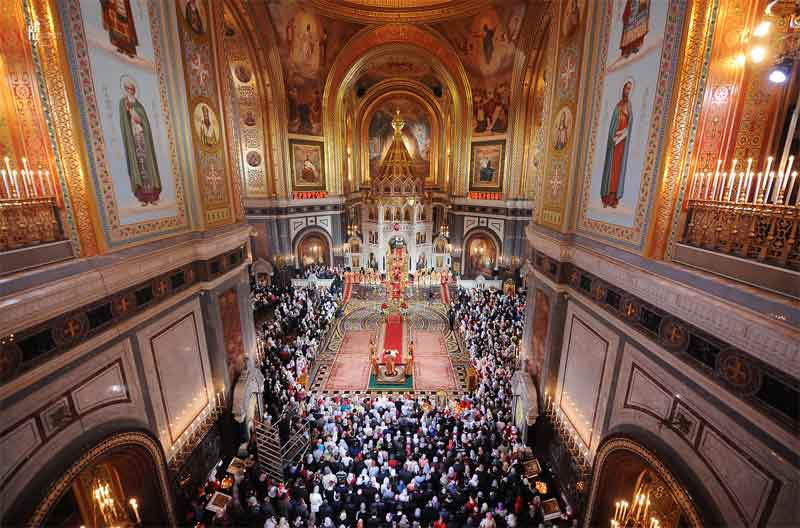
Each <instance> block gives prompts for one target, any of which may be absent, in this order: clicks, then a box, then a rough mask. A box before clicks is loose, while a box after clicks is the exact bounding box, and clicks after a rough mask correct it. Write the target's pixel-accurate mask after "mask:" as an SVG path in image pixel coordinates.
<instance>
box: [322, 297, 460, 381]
mask: <svg viewBox="0 0 800 528" xmlns="http://www.w3.org/2000/svg"><path fill="white" fill-rule="evenodd" d="M359 293H362V292H354V295H353V298H352V299H351V300H350V302H348V303H347V305H346V306H345V313H344V315H343V316H342V317H341V318H340V319H338V320H337V321H336V326H335V327H334V330H333V331H332V333H331V335H330V338H329V340H328V342H327V343H325V345H324V347H323V349H322V350H321V352H320V355H319V356H318V358H317V361H316V362H315V364H314V366H313V368H312V372H311V374H312V376H311V379H312V381H311V390H312V391H314V392H321V393H327V394H367V393H376V392H381V393H389V394H392V393H396V394H399V393H408V392H414V393H417V394H423V395H433V394H435V393H436V392H437V391H442V390H443V391H445V392H447V393H448V394H450V395H459V394H462V393H463V392H464V391H465V389H466V368H467V366H468V363H469V361H468V356H467V355H466V354H465V353H464V351H463V350H462V349H461V348H460V347H459V344H458V340H457V339H456V337H455V335H454V334H453V333H452V332H451V331H450V329H449V327H448V324H447V308H446V307H445V305H443V304H441V302H437V301H434V302H428V301H427V299H426V300H424V301H418V300H412V299H408V303H409V308H408V315H407V316H406V317H405V321H404V324H405V326H406V328H405V334H406V335H411V336H414V338H415V342H416V357H415V365H414V376H413V390H400V391H398V390H386V391H378V390H376V389H369V375H370V371H371V365H370V362H369V339H370V336H375V337H376V338H377V340H378V347H379V350H381V349H382V342H383V335H382V333H383V324H382V323H381V316H380V305H381V303H382V302H383V300H382V298H381V299H375V297H377V295H375V296H373V295H369V294H368V295H365V296H362V295H358V294H359ZM369 293H372V292H369ZM437 293H438V292H437ZM364 297H367V298H364ZM409 297H412V298H413V297H416V296H409ZM437 297H439V298H440V296H439V295H437ZM406 347H407V344H406ZM406 347H404V348H406ZM404 353H405V350H404Z"/></svg>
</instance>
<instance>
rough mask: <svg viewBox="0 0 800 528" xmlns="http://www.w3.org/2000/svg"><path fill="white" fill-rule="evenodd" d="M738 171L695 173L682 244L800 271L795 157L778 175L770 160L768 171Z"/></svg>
mask: <svg viewBox="0 0 800 528" xmlns="http://www.w3.org/2000/svg"><path fill="white" fill-rule="evenodd" d="M752 163H753V162H752V160H748V161H747V169H746V170H745V171H739V172H737V171H736V164H737V161H736V160H733V165H732V166H731V170H730V171H729V172H726V171H722V172H720V168H721V164H722V162H721V161H720V162H718V163H717V168H716V170H715V171H713V172H711V171H707V172H699V173H697V174H695V176H694V179H693V181H692V186H691V189H690V190H689V201H688V205H687V217H686V229H685V230H684V232H683V237H682V240H681V241H682V242H683V243H684V244H688V245H691V246H696V247H700V248H703V249H708V250H711V251H716V252H720V253H726V254H730V255H735V256H737V257H742V258H746V259H754V260H758V261H761V262H765V263H768V264H772V265H775V266H781V267H785V268H790V269H795V270H797V269H800V244H798V234H800V233H798V229H799V228H800V226H798V224H800V207H798V194H800V192H799V191H800V188H798V187H797V186H796V183H797V182H798V179H797V172H793V171H792V165H793V163H794V156H789V157H788V159H787V160H786V162H785V163H780V164H779V166H778V167H776V168H777V169H778V170H777V172H776V171H773V170H771V169H772V168H773V166H772V165H773V158H771V157H770V158H768V159H767V163H766V168H765V170H764V171H763V172H755V171H753V170H751V168H752Z"/></svg>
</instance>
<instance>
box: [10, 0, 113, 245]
mask: <svg viewBox="0 0 800 528" xmlns="http://www.w3.org/2000/svg"><path fill="white" fill-rule="evenodd" d="M26 3H27V7H28V9H29V14H30V17H31V19H32V20H35V21H37V22H38V23H39V29H40V31H39V39H38V43H37V45H35V46H34V55H38V59H39V60H38V62H39V65H40V67H41V77H42V79H41V82H42V85H43V87H44V93H43V94H42V101H43V104H44V105H45V106H46V107H48V108H49V113H50V120H49V121H50V123H49V125H48V126H49V127H50V130H51V134H52V137H53V141H54V143H55V149H54V151H55V152H54V156H55V158H56V166H57V168H58V180H59V183H60V185H61V187H62V191H64V194H65V196H66V197H68V198H69V199H68V200H65V207H66V208H67V214H68V215H69V214H71V216H72V220H73V222H74V227H73V226H68V229H67V231H68V232H70V231H72V229H74V233H76V236H77V240H76V239H75V238H74V237H73V245H74V246H77V247H76V249H78V250H79V251H76V254H79V255H80V256H83V257H89V256H92V255H97V254H98V253H101V252H103V251H104V250H105V246H104V243H103V240H104V237H103V233H102V230H101V228H100V225H101V223H100V213H99V210H98V208H97V202H96V200H95V196H96V193H95V189H94V185H93V183H92V179H91V178H90V177H89V171H88V160H87V158H86V145H85V144H84V142H83V139H82V137H81V134H80V131H81V130H82V128H81V124H80V117H79V116H80V112H79V111H78V103H77V101H76V99H75V93H76V91H75V88H74V86H73V85H72V74H71V72H70V66H69V61H68V60H67V52H66V49H65V42H66V40H65V37H64V33H63V31H62V29H61V20H60V17H59V15H58V9H57V6H56V0H27V2H26Z"/></svg>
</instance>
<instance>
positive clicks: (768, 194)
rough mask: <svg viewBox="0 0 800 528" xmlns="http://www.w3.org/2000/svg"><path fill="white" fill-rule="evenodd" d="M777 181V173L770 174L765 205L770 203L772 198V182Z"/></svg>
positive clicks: (766, 186) (765, 194)
mask: <svg viewBox="0 0 800 528" xmlns="http://www.w3.org/2000/svg"><path fill="white" fill-rule="evenodd" d="M774 179H775V173H774V172H770V173H769V177H768V178H767V183H766V185H765V188H766V192H765V193H764V203H769V199H770V196H772V182H773V180H774Z"/></svg>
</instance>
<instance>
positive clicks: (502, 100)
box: [435, 2, 525, 136]
mask: <svg viewBox="0 0 800 528" xmlns="http://www.w3.org/2000/svg"><path fill="white" fill-rule="evenodd" d="M524 17H525V3H523V2H507V3H504V4H502V5H496V6H494V7H491V8H489V9H485V10H483V11H482V12H481V13H479V14H477V15H475V16H472V17H470V18H468V19H466V20H465V21H464V22H463V23H461V22H458V23H453V22H448V23H441V24H437V25H436V26H435V28H436V29H437V30H438V31H439V32H440V33H442V34H443V35H444V36H445V38H447V39H448V40H449V41H450V43H451V44H452V45H453V47H454V48H455V49H456V52H457V53H458V56H459V58H460V59H461V62H462V63H463V64H464V67H465V69H466V70H467V73H468V75H469V80H470V84H471V85H472V97H473V116H472V117H473V118H472V133H473V135H479V136H480V135H497V134H505V132H506V130H507V129H508V111H509V103H510V101H509V94H510V85H511V73H512V69H513V66H514V54H515V53H514V52H515V51H516V49H517V42H518V39H519V34H520V29H521V27H522V22H523V19H524Z"/></svg>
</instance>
